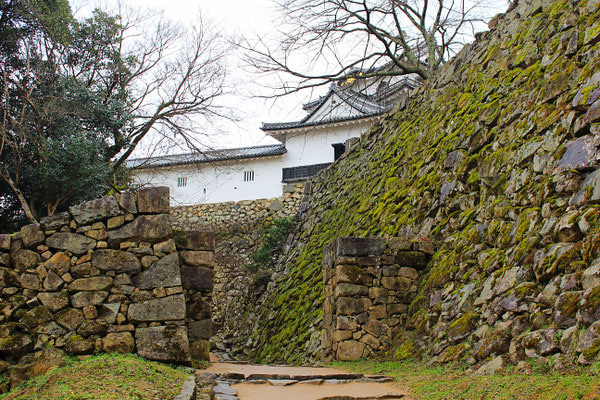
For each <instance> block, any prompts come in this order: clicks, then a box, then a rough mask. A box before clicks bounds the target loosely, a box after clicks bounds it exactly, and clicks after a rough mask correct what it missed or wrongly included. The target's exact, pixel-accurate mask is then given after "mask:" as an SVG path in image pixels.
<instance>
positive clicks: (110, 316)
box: [98, 303, 121, 324]
mask: <svg viewBox="0 0 600 400" xmlns="http://www.w3.org/2000/svg"><path fill="white" fill-rule="evenodd" d="M120 310H121V303H106V304H102V305H101V306H99V307H98V318H99V319H101V320H104V321H106V322H107V323H109V324H114V323H115V322H116V321H117V315H118V314H119V311H120Z"/></svg>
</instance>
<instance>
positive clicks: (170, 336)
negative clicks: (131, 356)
mask: <svg viewBox="0 0 600 400" xmlns="http://www.w3.org/2000/svg"><path fill="white" fill-rule="evenodd" d="M135 342H136V345H137V351H138V354H139V355H140V356H142V357H144V358H148V359H150V360H158V361H164V362H174V363H183V364H187V363H189V361H190V350H189V341H188V336H187V331H186V328H185V327H183V326H175V325H168V326H157V327H151V328H138V329H136V331H135Z"/></svg>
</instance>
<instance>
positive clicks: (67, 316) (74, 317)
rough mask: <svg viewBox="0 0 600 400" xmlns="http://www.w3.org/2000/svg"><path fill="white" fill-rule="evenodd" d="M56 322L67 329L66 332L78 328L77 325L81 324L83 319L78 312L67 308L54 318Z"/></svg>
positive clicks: (81, 314)
mask: <svg viewBox="0 0 600 400" xmlns="http://www.w3.org/2000/svg"><path fill="white" fill-rule="evenodd" d="M55 319H56V322H57V323H58V324H59V325H60V326H62V327H63V328H65V329H67V330H68V331H74V330H76V329H77V328H79V325H81V324H82V323H83V321H84V320H85V318H84V317H83V313H82V312H81V311H80V310H77V309H74V308H69V309H67V310H64V311H61V312H59V313H58V314H57V315H56V317H55Z"/></svg>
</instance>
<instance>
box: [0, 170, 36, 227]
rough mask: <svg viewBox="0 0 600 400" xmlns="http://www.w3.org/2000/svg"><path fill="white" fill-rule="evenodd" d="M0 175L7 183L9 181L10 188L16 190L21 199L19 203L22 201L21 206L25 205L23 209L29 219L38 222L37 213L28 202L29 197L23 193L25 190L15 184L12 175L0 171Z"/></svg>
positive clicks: (16, 194) (15, 192)
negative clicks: (22, 190)
mask: <svg viewBox="0 0 600 400" xmlns="http://www.w3.org/2000/svg"><path fill="white" fill-rule="evenodd" d="M0 176H1V177H2V179H4V181H5V182H6V183H8V186H10V188H11V189H12V191H13V192H14V194H15V196H17V199H18V200H19V203H21V207H23V211H24V212H25V216H26V217H27V219H28V220H29V221H30V222H31V223H32V224H36V223H37V222H38V221H37V218H36V217H35V214H34V213H33V211H32V210H31V207H29V203H27V199H26V198H25V196H24V195H23V192H21V190H20V189H19V188H18V187H17V186H16V185H15V182H14V181H13V180H12V178H11V177H10V175H8V174H4V173H0Z"/></svg>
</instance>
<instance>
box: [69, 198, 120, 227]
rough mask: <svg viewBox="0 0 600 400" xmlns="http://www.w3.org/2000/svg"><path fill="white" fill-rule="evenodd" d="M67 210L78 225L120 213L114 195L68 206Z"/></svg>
mask: <svg viewBox="0 0 600 400" xmlns="http://www.w3.org/2000/svg"><path fill="white" fill-rule="evenodd" d="M69 211H70V212H71V215H73V218H74V219H75V222H77V224H78V225H87V224H89V223H91V222H94V221H98V220H101V219H104V218H108V217H114V216H116V215H119V214H121V213H122V211H121V209H120V208H119V203H118V202H117V199H115V197H114V196H106V197H103V198H101V199H96V200H90V201H87V202H85V203H82V204H79V205H76V206H73V207H71V208H69Z"/></svg>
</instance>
